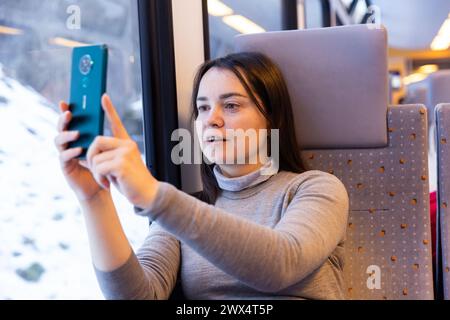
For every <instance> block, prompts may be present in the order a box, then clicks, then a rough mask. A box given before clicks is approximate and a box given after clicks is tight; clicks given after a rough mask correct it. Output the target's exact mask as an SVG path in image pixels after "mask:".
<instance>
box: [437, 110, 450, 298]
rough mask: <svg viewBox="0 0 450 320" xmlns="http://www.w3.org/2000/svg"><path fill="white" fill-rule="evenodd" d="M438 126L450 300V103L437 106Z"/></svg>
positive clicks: (442, 245)
mask: <svg viewBox="0 0 450 320" xmlns="http://www.w3.org/2000/svg"><path fill="white" fill-rule="evenodd" d="M436 128H437V155H438V156H437V159H438V163H437V167H438V168H437V170H438V199H437V209H438V210H437V212H438V218H437V221H438V224H439V225H440V227H439V229H440V230H439V229H438V233H437V234H438V237H439V242H438V243H439V244H440V247H439V246H438V250H440V251H441V254H442V259H441V261H438V263H440V264H441V269H442V274H439V278H442V282H443V291H444V292H443V293H444V298H445V299H446V300H450V209H449V204H450V104H439V105H438V106H437V107H436Z"/></svg>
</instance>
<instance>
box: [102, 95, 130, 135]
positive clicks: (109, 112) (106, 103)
mask: <svg viewBox="0 0 450 320" xmlns="http://www.w3.org/2000/svg"><path fill="white" fill-rule="evenodd" d="M102 107H103V110H104V111H105V114H106V118H107V119H108V121H109V123H110V124H111V131H112V133H113V136H114V137H115V138H119V139H130V136H129V135H128V132H127V130H126V129H125V126H124V125H123V123H122V121H121V120H120V117H119V115H118V114H117V111H116V108H115V107H114V105H113V104H112V101H111V99H110V97H109V96H108V95H107V94H104V95H103V96H102Z"/></svg>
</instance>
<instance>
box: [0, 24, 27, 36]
mask: <svg viewBox="0 0 450 320" xmlns="http://www.w3.org/2000/svg"><path fill="white" fill-rule="evenodd" d="M0 33H4V34H9V35H13V36H18V35H21V34H23V30H20V29H16V28H11V27H6V26H0Z"/></svg>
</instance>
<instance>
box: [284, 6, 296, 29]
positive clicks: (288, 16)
mask: <svg viewBox="0 0 450 320" xmlns="http://www.w3.org/2000/svg"><path fill="white" fill-rule="evenodd" d="M281 5H282V24H283V26H282V27H283V30H296V29H298V12H297V0H282V3H281Z"/></svg>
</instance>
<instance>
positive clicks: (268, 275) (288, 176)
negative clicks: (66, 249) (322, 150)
mask: <svg viewBox="0 0 450 320" xmlns="http://www.w3.org/2000/svg"><path fill="white" fill-rule="evenodd" d="M215 175H216V178H217V180H218V182H219V186H220V187H221V189H222V191H221V193H220V195H219V197H218V199H217V201H216V204H215V205H214V206H212V205H208V204H206V203H203V202H201V201H199V200H197V199H196V198H194V197H191V196H189V195H187V194H186V193H184V192H182V191H179V190H177V189H176V188H175V187H173V186H172V185H170V184H167V183H161V185H160V187H159V189H158V192H157V197H156V201H155V202H154V204H153V205H152V207H151V208H148V210H146V211H145V215H148V216H149V217H150V218H151V219H152V220H153V221H154V222H153V223H152V224H151V226H150V230H149V234H148V236H147V238H146V240H145V242H144V244H143V245H142V247H141V248H140V249H139V250H138V251H137V253H136V254H135V253H134V252H133V253H132V254H131V255H130V257H129V259H128V261H127V262H126V263H125V264H124V265H123V266H121V267H119V268H118V269H116V270H114V271H111V272H102V271H100V270H97V269H95V272H96V275H97V279H98V282H99V284H100V287H101V289H102V291H103V294H104V296H105V297H106V298H107V299H167V298H168V297H169V296H170V295H171V293H172V291H173V289H174V287H175V284H176V283H177V280H178V282H179V283H180V284H181V287H182V290H183V293H184V295H185V297H186V298H187V299H343V298H345V295H344V283H343V271H342V269H343V262H344V261H343V256H344V252H343V250H344V248H343V244H344V239H345V233H346V226H347V218H348V195H347V192H346V190H345V187H344V186H343V184H342V183H341V182H340V181H339V180H338V179H337V178H336V177H334V176H332V175H330V174H328V173H324V172H321V171H315V170H314V171H307V172H304V173H301V174H297V173H292V172H286V171H281V172H278V173H276V174H273V175H268V176H261V175H260V173H259V171H256V172H253V173H250V174H248V175H246V176H243V177H238V178H232V179H230V178H226V177H224V176H223V175H222V174H221V172H220V170H215Z"/></svg>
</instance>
